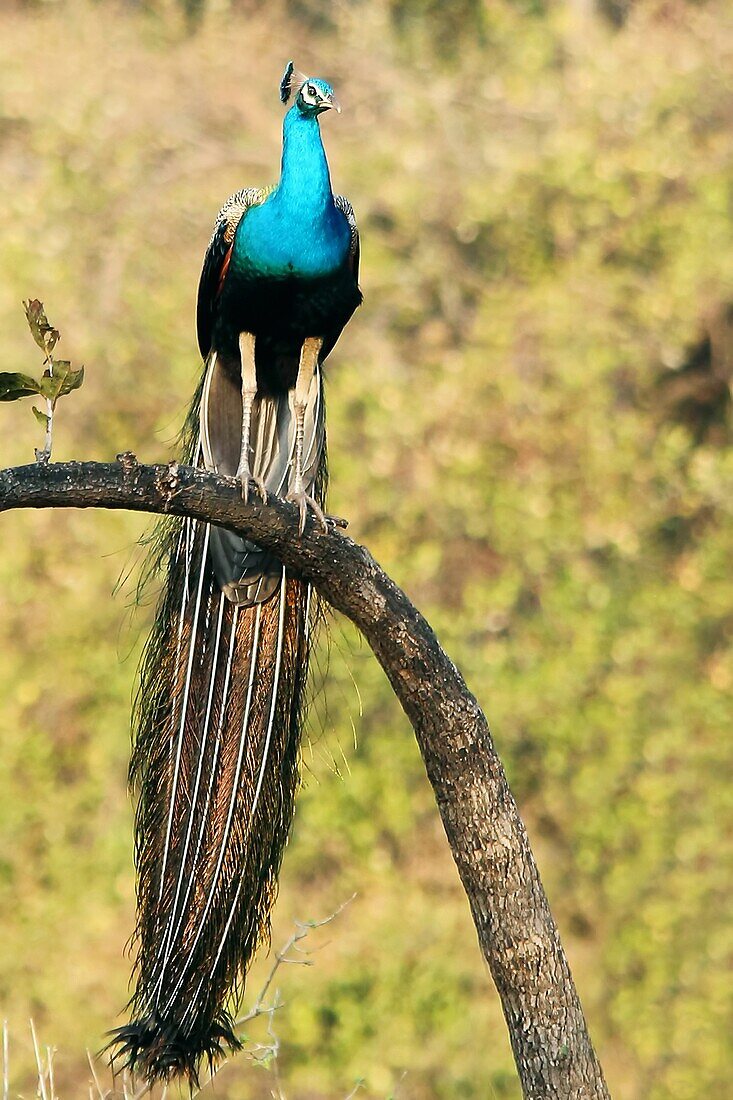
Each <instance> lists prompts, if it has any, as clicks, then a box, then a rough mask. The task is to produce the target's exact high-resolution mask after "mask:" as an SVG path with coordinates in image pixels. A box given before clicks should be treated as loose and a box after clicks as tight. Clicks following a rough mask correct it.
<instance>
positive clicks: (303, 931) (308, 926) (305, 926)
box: [235, 894, 356, 1027]
mask: <svg viewBox="0 0 733 1100" xmlns="http://www.w3.org/2000/svg"><path fill="white" fill-rule="evenodd" d="M355 897H356V894H352V895H351V897H350V898H347V899H346V901H344V902H342V903H341V905H339V907H338V909H334V911H333V913H331V914H330V915H329V916H327V917H324V918H323V920H317V921H298V920H296V921H295V922H294V923H295V931H294V932H293V933H292V935H291V936H290V937H289V938H288V939H287V940H286V942H285V943H284V944H283V946H282V947H281V948H280V950H279V951H276V952H275V961H274V962H273V964H272V966H271V967H270V972H269V974H268V975H267V977H266V978H265V984H264V985H263V986H262V988H261V990H260V991H259V993H258V994H257V997H256V998H255V1003H254V1004H253V1006H252V1008H251V1009H250V1010H249V1012H247V1013H245V1015H244V1016H240V1017H239V1018H238V1019H237V1020H236V1022H235V1026H236V1027H242V1026H243V1025H244V1024H247V1023H249V1022H250V1020H255V1019H256V1018H257V1017H258V1016H263V1015H264V1014H265V1013H266V1012H271V1011H272V1009H265V1008H263V1003H264V1000H265V997H266V996H267V994H268V992H269V989H270V986H271V985H272V982H273V980H274V978H275V975H276V974H277V972H278V970H279V969H280V967H281V966H282V965H283V963H297V964H298V965H300V966H312V965H313V964H312V962H311V961H310V959H289V958H288V953H289V952H290V951H292V950H293V949H295V950H296V951H301V950H302V949H301V948H299V947H298V946H297V945H298V944H299V943H300V941H301V940H304V939H305V938H306V936H307V935H308V934H309V933H310V932H312V931H313V930H314V929H316V928H323V926H324V925H326V924H330V923H331V921H332V920H335V919H336V917H338V916H339V915H340V914H341V913H343V911H344V909H345V908H346V906H347V905H350V904H351V902H352V901H353V900H354V898H355ZM277 1007H278V1008H282V1004H279V1005H277Z"/></svg>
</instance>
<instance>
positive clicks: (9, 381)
mask: <svg viewBox="0 0 733 1100" xmlns="http://www.w3.org/2000/svg"><path fill="white" fill-rule="evenodd" d="M40 392H41V384H40V382H37V381H36V380H35V378H31V376H30V375H29V374H17V373H0V401H17V400H18V398H19V397H28V395H29V394H31V393H40Z"/></svg>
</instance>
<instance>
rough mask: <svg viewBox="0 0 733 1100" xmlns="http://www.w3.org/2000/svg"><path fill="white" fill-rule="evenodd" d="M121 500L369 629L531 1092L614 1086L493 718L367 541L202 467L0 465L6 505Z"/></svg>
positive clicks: (575, 1096)
mask: <svg viewBox="0 0 733 1100" xmlns="http://www.w3.org/2000/svg"><path fill="white" fill-rule="evenodd" d="M44 507H66V508H90V507H101V508H124V509H131V510H134V511H143V512H158V513H169V514H175V515H189V516H193V517H194V518H196V519H201V520H206V521H210V522H215V523H218V524H220V525H221V526H224V527H230V528H232V529H233V530H235V531H238V532H240V533H241V534H243V535H245V536H246V537H248V538H252V539H254V540H255V541H257V542H258V543H260V544H262V545H264V546H266V547H268V548H269V549H271V550H273V551H274V552H275V553H276V554H277V555H278V557H279V558H281V560H282V561H283V562H285V564H286V565H288V566H290V567H292V568H293V569H296V570H298V571H299V572H300V573H301V574H302V575H303V576H304V577H305V578H307V579H308V580H311V581H312V582H313V584H314V585H315V586H316V588H317V589H318V590H319V592H320V593H321V595H322V596H324V597H325V599H326V600H327V601H328V602H329V603H330V604H331V605H332V606H333V607H335V608H336V609H337V610H339V611H341V612H342V613H343V614H344V615H346V616H347V617H348V618H349V619H351V621H352V622H353V623H355V624H356V626H357V627H358V628H359V629H360V630H361V631H362V633H363V634H364V636H365V637H366V639H367V641H368V642H369V644H370V646H371V647H372V649H373V650H374V653H375V654H376V656H377V659H378V660H379V662H380V664H381V665H382V667H383V669H384V670H385V672H386V673H387V676H388V677H389V680H390V682H391V684H392V687H393V689H394V691H395V694H396V695H397V698H398V699H399V701H400V703H401V705H402V707H403V708H404V710H405V713H406V714H407V716H408V718H409V719H410V722H411V723H412V726H413V729H414V731H415V735H416V738H417V742H418V745H419V747H420V751H421V753H422V756H423V760H424V761H425V767H426V769H427V773H428V777H429V779H430V782H431V783H432V786H433V789H434V791H435V798H436V801H437V803H438V808H439V810H440V814H441V817H442V820H443V825H444V828H445V832H446V835H447V838H448V842H449V844H450V848H451V851H452V853H453V858H454V859H455V862H456V865H457V867H458V871H459V874H460V876H461V881H462V882H463V886H464V889H465V891H466V894H467V896H468V900H469V902H470V906H471V912H472V914H473V919H474V922H475V925H476V930H477V932H478V939H479V944H480V946H481V950H482V952H483V955H484V958H485V959H486V961H487V963H488V965H489V968H490V970H491V973H492V976H493V978H494V982H495V984H496V988H497V990H498V993H499V997H500V998H501V1004H502V1008H503V1010H504V1016H505V1018H506V1022H507V1026H508V1029H509V1035H510V1038H511V1044H512V1049H513V1051H514V1057H515V1060H516V1064H517V1070H518V1072H519V1077H520V1080H521V1083H522V1089H523V1092H524V1096H525V1097H526V1098H527V1100H544V1098H547V1100H550V1098H553V1100H558V1098H559V1100H590V1098H602V1097H608V1096H609V1093H608V1089H607V1087H606V1083H605V1081H604V1078H603V1073H602V1070H601V1067H600V1064H599V1062H598V1059H597V1057H596V1054H595V1051H594V1050H593V1045H592V1043H591V1040H590V1037H589V1035H588V1030H587V1026H586V1022H585V1019H584V1017H583V1011H582V1008H581V1005H580V1001H579V999H578V994H577V991H576V989H575V985H574V983H573V979H572V976H571V974H570V968H569V966H568V962H567V959H566V957H565V954H564V951H563V949H562V945H561V943H560V937H559V934H558V931H557V927H556V925H555V922H554V920H553V917H552V914H551V912H550V908H549V905H548V902H547V897H546V895H545V892H544V889H543V887H542V883H541V881H540V877H539V873H538V871H537V867H536V864H535V861H534V858H533V855H532V850H531V848H530V844H529V840H528V837H527V833H526V830H525V828H524V824H523V823H522V820H521V818H520V816H519V812H518V810H517V805H516V803H515V801H514V798H513V796H512V794H511V791H510V790H509V786H508V784H507V781H506V776H505V774H504V769H503V768H502V765H501V761H500V760H499V757H498V755H497V753H496V749H495V747H494V744H493V741H492V738H491V734H490V732H489V727H488V723H487V721H486V718H485V717H484V715H483V713H482V712H481V709H480V707H479V705H478V703H477V702H476V700H475V699H474V697H473V695H472V694H471V693H470V691H469V690H468V688H467V687H466V684H465V682H464V680H463V677H462V676H461V674H460V672H459V671H458V669H457V668H456V666H455V665H454V664H453V662H452V661H451V660H450V659H449V658H448V656H447V655H446V654H445V653H444V651H443V649H442V648H441V646H440V644H439V643H438V640H437V638H436V637H435V634H434V633H433V631H432V630H431V628H430V626H429V624H428V623H427V622H426V620H425V619H424V618H423V616H422V615H421V614H420V612H419V611H418V610H417V609H416V608H415V607H414V606H413V605H412V604H411V603H410V601H409V600H408V598H407V596H406V595H405V594H404V592H402V591H401V590H400V589H399V588H398V587H397V585H395V584H394V582H393V581H391V580H390V578H389V577H388V576H387V575H386V574H385V573H384V572H383V570H382V569H380V567H379V565H378V564H377V563H376V562H375V561H374V559H373V558H372V556H371V555H370V554H369V552H368V551H367V550H366V549H365V548H364V547H362V546H359V545H357V544H356V543H354V542H352V540H351V539H349V538H347V537H346V536H345V535H344V534H342V533H341V532H340V531H339V530H337V529H336V528H331V529H330V530H329V531H328V532H323V531H321V530H320V529H319V528H318V526H317V525H316V524H315V523H314V522H313V521H312V520H311V521H309V523H308V525H307V529H306V531H305V533H304V535H303V536H302V537H298V533H297V510H296V509H295V507H294V506H293V505H290V504H286V503H284V502H282V501H279V500H273V501H272V502H271V503H269V504H268V505H263V504H262V503H261V502H260V501H259V500H258V499H257V498H255V499H254V500H252V501H251V502H250V503H249V504H244V503H243V501H242V499H241V494H240V491H239V488H238V486H237V484H236V482H234V480H233V479H229V478H223V477H219V476H217V475H214V474H210V473H206V472H204V471H202V470H194V469H191V468H188V467H179V466H177V465H176V464H175V463H174V464H171V465H169V466H141V465H139V464H138V463H137V461H136V460H135V458H134V456H132V455H121V456H119V458H118V462H117V463H116V464H115V463H112V464H101V463H92V462H84V463H65V464H52V465H48V466H42V465H33V466H22V467H16V468H14V469H9V470H4V471H2V472H0V511H7V510H8V509H11V508H44Z"/></svg>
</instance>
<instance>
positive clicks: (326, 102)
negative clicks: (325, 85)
mask: <svg viewBox="0 0 733 1100" xmlns="http://www.w3.org/2000/svg"><path fill="white" fill-rule="evenodd" d="M321 107H324V108H326V109H329V108H332V109H333V110H334V111H335V112H336V114H338V115H340V114H341V104H340V103H339V101H338V100H337V99H336V96H335V95H330V96H327V97H326V98H325V99H322V100H321Z"/></svg>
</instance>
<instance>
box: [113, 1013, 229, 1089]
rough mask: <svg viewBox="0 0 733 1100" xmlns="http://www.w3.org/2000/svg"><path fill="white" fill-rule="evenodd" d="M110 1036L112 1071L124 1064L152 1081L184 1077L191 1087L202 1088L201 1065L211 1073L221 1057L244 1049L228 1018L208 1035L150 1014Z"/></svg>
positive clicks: (116, 1030) (207, 1032) (215, 1025)
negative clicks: (191, 1032)
mask: <svg viewBox="0 0 733 1100" xmlns="http://www.w3.org/2000/svg"><path fill="white" fill-rule="evenodd" d="M110 1035H111V1039H110V1041H109V1043H108V1044H107V1046H106V1047H105V1048H104V1053H105V1054H108V1055H109V1060H110V1064H111V1065H112V1068H113V1070H114V1071H116V1070H117V1069H118V1063H122V1068H124V1069H127V1070H129V1071H130V1073H132V1074H134V1075H136V1076H139V1077H142V1078H143V1079H145V1080H146V1081H148V1082H150V1083H151V1084H153V1083H154V1082H156V1081H162V1082H168V1081H170V1080H171V1079H172V1078H174V1077H184V1078H187V1079H188V1082H189V1084H190V1085H191V1087H192V1088H199V1075H200V1073H201V1068H202V1065H206V1066H207V1067H208V1069H209V1071H210V1072H212V1071H213V1069H214V1067H215V1066H216V1063H217V1062H218V1061H219V1060H220V1059H222V1058H224V1057H225V1056H226V1055H227V1054H228V1053H232V1052H234V1051H237V1050H241V1048H242V1042H241V1040H240V1039H238V1038H237V1036H236V1035H235V1034H234V1031H233V1030H232V1024H231V1021H230V1020H229V1019H227V1020H222V1021H219V1022H217V1023H215V1024H214V1025H213V1026H212V1027H211V1028H209V1029H208V1030H207V1031H206V1033H205V1034H196V1033H193V1034H189V1033H186V1032H184V1031H182V1030H181V1029H180V1028H177V1027H176V1026H175V1025H170V1024H165V1023H163V1021H161V1020H159V1019H158V1018H157V1017H156V1016H153V1015H150V1016H146V1017H142V1018H141V1019H139V1020H133V1021H131V1023H129V1024H125V1025H124V1026H123V1027H118V1028H115V1030H114V1031H112V1032H110Z"/></svg>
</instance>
